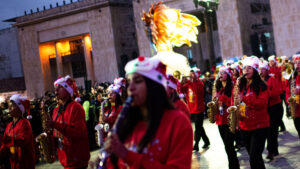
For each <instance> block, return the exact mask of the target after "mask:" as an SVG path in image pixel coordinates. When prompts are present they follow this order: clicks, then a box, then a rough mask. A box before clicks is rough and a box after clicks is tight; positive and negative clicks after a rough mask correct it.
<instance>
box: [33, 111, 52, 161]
mask: <svg viewBox="0 0 300 169" xmlns="http://www.w3.org/2000/svg"><path fill="white" fill-rule="evenodd" d="M50 119H51V118H50V115H49V113H48V112H47V111H45V107H44V106H42V112H41V120H42V127H43V131H44V132H43V133H42V134H40V135H39V136H38V137H37V138H36V141H37V142H39V143H40V146H41V151H42V154H43V156H44V159H45V160H46V162H47V163H53V162H54V161H55V160H56V157H55V146H54V138H53V137H51V136H52V129H49V128H48V127H47V121H49V120H50Z"/></svg>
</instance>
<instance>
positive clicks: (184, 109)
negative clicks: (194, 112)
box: [174, 99, 190, 118]
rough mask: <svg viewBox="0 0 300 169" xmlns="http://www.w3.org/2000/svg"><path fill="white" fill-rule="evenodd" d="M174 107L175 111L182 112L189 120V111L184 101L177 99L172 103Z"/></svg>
mask: <svg viewBox="0 0 300 169" xmlns="http://www.w3.org/2000/svg"><path fill="white" fill-rule="evenodd" d="M174 107H175V109H177V110H180V111H182V112H183V113H184V114H186V116H187V117H188V118H190V110H189V108H188V106H187V105H186V104H185V102H184V101H182V100H181V99H178V100H177V101H175V102H174Z"/></svg>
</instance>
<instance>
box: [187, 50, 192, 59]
mask: <svg viewBox="0 0 300 169" xmlns="http://www.w3.org/2000/svg"><path fill="white" fill-rule="evenodd" d="M186 52H187V58H188V59H193V51H192V49H187V51H186Z"/></svg>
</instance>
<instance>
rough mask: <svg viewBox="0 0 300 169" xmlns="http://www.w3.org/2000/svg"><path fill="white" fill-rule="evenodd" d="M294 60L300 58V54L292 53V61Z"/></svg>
mask: <svg viewBox="0 0 300 169" xmlns="http://www.w3.org/2000/svg"><path fill="white" fill-rule="evenodd" d="M296 60H300V54H295V55H293V62H295V61H296Z"/></svg>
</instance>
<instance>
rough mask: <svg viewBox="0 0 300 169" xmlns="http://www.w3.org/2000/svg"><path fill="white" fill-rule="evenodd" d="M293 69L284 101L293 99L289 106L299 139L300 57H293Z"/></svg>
mask: <svg viewBox="0 0 300 169" xmlns="http://www.w3.org/2000/svg"><path fill="white" fill-rule="evenodd" d="M293 62H294V68H295V71H294V73H293V75H292V77H291V79H290V80H289V82H288V85H287V88H286V99H287V101H289V99H291V98H294V99H293V101H292V102H293V104H291V103H289V104H290V108H291V116H292V118H293V120H294V125H295V128H296V130H297V132H298V136H299V138H300V106H299V103H300V101H299V98H300V89H299V88H300V55H299V54H298V55H294V56H293Z"/></svg>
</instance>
